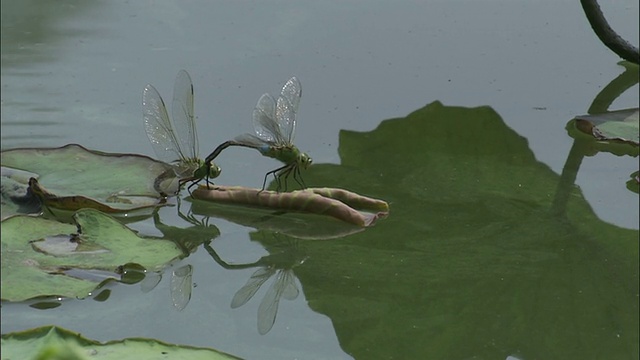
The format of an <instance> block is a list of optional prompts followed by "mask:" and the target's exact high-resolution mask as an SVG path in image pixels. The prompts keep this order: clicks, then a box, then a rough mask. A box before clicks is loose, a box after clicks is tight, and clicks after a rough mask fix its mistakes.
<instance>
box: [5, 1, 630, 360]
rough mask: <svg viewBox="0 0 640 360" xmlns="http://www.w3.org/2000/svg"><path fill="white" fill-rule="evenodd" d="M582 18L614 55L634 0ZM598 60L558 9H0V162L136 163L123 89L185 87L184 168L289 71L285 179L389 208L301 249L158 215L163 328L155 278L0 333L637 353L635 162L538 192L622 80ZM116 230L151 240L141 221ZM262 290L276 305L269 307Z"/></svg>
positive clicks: (596, 46) (253, 169) (254, 345)
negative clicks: (163, 244) (294, 149)
mask: <svg viewBox="0 0 640 360" xmlns="http://www.w3.org/2000/svg"><path fill="white" fill-rule="evenodd" d="M603 10H604V12H605V15H606V16H607V18H608V20H609V21H610V23H611V25H612V26H613V28H614V29H616V30H617V31H618V32H619V33H620V34H621V35H622V36H623V37H624V38H626V39H628V40H629V41H630V42H631V43H633V44H638V40H639V39H638V2H637V1H618V2H614V3H607V4H603ZM618 62H619V59H618V58H617V56H615V54H613V53H611V52H610V51H609V50H608V49H607V48H606V47H604V45H602V44H601V43H600V42H599V40H598V39H597V37H596V36H595V34H594V33H593V31H592V30H591V28H590V26H589V24H588V22H587V21H586V18H585V16H584V14H583V11H582V9H581V8H580V5H579V3H578V2H574V1H571V2H570V1H561V2H558V1H544V2H512V1H474V2H470V1H429V2H409V1H407V2H366V3H365V2H351V3H348V4H343V3H342V2H336V1H334V2H286V1H285V2H209V1H192V2H179V1H143V2H136V1H93V2H81V1H58V2H46V1H3V2H2V80H1V82H2V108H1V110H2V114H1V119H2V128H1V130H2V133H1V137H2V149H3V150H6V149H10V148H16V147H57V146H62V145H65V144H68V143H79V144H82V145H84V146H86V147H88V148H91V149H96V150H101V151H107V152H124V153H138V154H146V155H149V156H155V155H154V153H153V150H152V147H151V145H150V143H149V141H148V140H147V137H146V135H145V132H144V127H143V125H142V106H141V98H142V89H143V88H144V86H145V85H146V84H148V83H151V84H153V85H154V86H155V87H156V88H157V89H158V90H159V92H160V93H161V94H162V95H163V96H164V97H165V100H167V99H170V98H171V93H172V91H173V90H172V86H173V81H174V78H175V76H176V74H177V72H178V71H179V70H180V69H186V70H187V71H188V72H189V73H190V75H191V77H192V78H193V82H194V88H195V113H196V116H197V121H198V133H199V150H200V153H201V155H202V156H206V154H208V153H209V152H211V151H212V150H213V149H214V148H215V147H216V146H217V145H218V144H220V143H221V142H223V141H225V140H227V139H231V138H233V137H235V136H236V135H239V134H242V133H245V132H249V131H251V129H252V124H251V112H252V110H253V108H254V106H255V104H256V101H257V100H258V98H259V97H260V95H262V94H263V93H265V92H270V93H277V92H278V91H279V89H280V88H281V87H282V85H283V84H284V82H285V81H286V80H287V79H289V78H290V77H291V76H293V75H295V76H297V77H298V78H299V79H300V80H301V83H302V88H303V96H302V101H301V104H300V111H299V120H298V126H297V131H296V137H295V142H296V144H297V145H298V147H300V148H301V150H303V151H305V152H308V153H309V154H310V155H311V156H312V157H313V160H314V165H313V166H312V167H311V168H310V169H309V170H308V171H306V172H305V173H303V176H304V179H305V181H306V182H307V184H309V185H310V186H334V187H343V188H347V189H350V190H353V191H356V192H359V193H364V194H366V195H369V196H373V197H377V198H381V199H384V200H387V201H389V202H390V204H391V212H390V215H389V217H388V218H387V219H383V220H381V221H380V222H379V223H378V224H377V225H376V226H374V227H372V228H368V229H366V230H364V231H361V232H357V233H355V234H350V235H346V236H342V237H339V238H334V239H330V240H325V241H315V240H306V239H300V238H296V237H295V236H290V235H288V234H287V233H286V231H278V230H273V229H267V228H261V225H260V222H259V221H257V220H255V219H253V218H252V219H249V218H248V217H242V216H240V217H238V216H231V215H224V216H221V215H215V214H212V213H211V210H210V209H208V208H206V206H204V207H203V206H201V204H198V202H192V201H190V200H189V201H183V202H182V206H181V209H180V210H181V211H182V213H186V214H189V213H192V214H193V219H195V220H197V221H194V220H193V219H192V222H191V223H190V222H188V221H185V220H183V219H182V218H180V217H179V216H178V212H177V211H176V210H177V208H176V207H166V208H162V209H161V210H160V212H159V215H160V219H161V220H162V223H164V224H168V225H170V226H173V227H174V228H173V229H174V231H176V232H175V233H174V234H177V235H175V236H178V237H180V236H187V235H185V233H181V232H180V231H181V229H185V228H189V229H191V230H193V233H196V234H198V235H195V237H197V238H201V239H204V240H203V241H202V242H203V243H204V244H203V245H201V246H200V247H199V248H198V249H197V251H195V252H194V253H193V254H192V255H191V256H189V257H187V258H185V259H183V260H182V261H181V262H180V263H178V264H175V265H174V270H175V269H178V267H180V266H182V265H187V264H190V265H192V267H193V275H192V276H193V277H192V278H193V282H194V284H195V286H194V288H193V291H192V297H191V300H190V302H189V303H188V305H187V306H186V307H185V308H184V309H183V310H181V311H178V310H176V308H175V307H174V306H173V305H172V298H171V274H170V273H171V271H172V270H171V269H170V270H168V271H167V272H165V274H164V276H163V277H162V280H161V281H160V283H159V284H158V285H157V286H156V287H155V288H153V289H152V290H150V291H146V292H145V291H142V290H143V289H142V288H141V286H139V284H136V285H123V284H112V285H109V289H110V290H111V295H110V296H109V298H108V299H107V300H106V301H94V300H93V299H92V298H87V299H84V300H75V299H68V300H64V301H63V302H62V305H61V306H59V307H57V308H55V309H48V310H36V309H34V308H33V307H29V306H28V305H27V304H22V303H19V304H14V303H6V302H3V304H2V320H1V324H2V333H3V334H6V333H8V332H12V331H18V330H23V329H28V328H31V327H36V326H41V325H47V324H55V325H59V326H63V327H66V328H68V329H70V330H73V331H77V332H81V333H82V334H83V335H84V336H87V337H89V338H93V339H97V340H101V341H108V340H114V339H122V338H126V337H149V338H156V339H159V340H162V341H166V342H171V343H177V344H184V345H195V346H203V347H213V348H217V349H219V350H222V351H225V352H229V353H232V354H234V355H237V356H240V357H245V358H262V359H265V358H272V359H276V358H278V359H284V358H292V359H293V358H312V359H323V358H326V359H339V358H359V359H360V358H491V359H494V358H503V359H504V358H507V357H508V356H513V357H516V358H519V359H535V358H557V357H564V358H603V357H608V358H637V357H638V340H639V333H638V300H637V295H638V228H639V220H638V216H639V215H638V195H637V193H634V192H631V191H629V190H628V189H627V187H626V184H625V183H626V182H627V181H628V180H629V179H630V178H629V175H630V174H631V173H633V172H634V171H637V170H638V162H637V158H633V157H631V156H616V155H612V154H609V153H606V152H600V153H597V154H595V155H593V154H589V155H587V154H586V153H585V154H582V155H579V156H578V157H579V158H580V160H581V163H579V169H573V170H574V173H575V172H577V175H576V178H575V182H569V183H568V185H567V184H564V185H562V181H561V179H563V177H562V176H561V174H562V173H563V169H564V170H567V169H568V166H567V165H566V164H568V163H570V161H568V159H570V152H571V149H572V147H573V146H574V141H573V138H571V137H570V136H569V135H568V134H567V130H566V129H565V126H566V124H567V122H568V121H569V120H571V119H572V118H573V117H574V116H576V115H582V114H586V113H587V112H588V110H589V107H590V105H591V103H592V102H593V100H594V98H596V96H597V95H598V94H599V93H600V91H601V90H602V89H603V88H604V87H605V86H607V84H609V83H610V82H611V81H612V80H613V79H614V78H616V77H618V76H619V75H620V74H622V73H623V72H624V71H625V68H624V67H623V66H621V65H620V64H618ZM635 69H636V70H635V76H636V80H637V67H636V68H635ZM638 93H639V92H638V85H637V82H636V85H635V86H633V87H631V88H630V89H628V90H627V91H625V92H624V93H623V94H622V95H620V96H619V97H617V98H616V99H615V101H614V102H613V103H612V104H611V106H610V109H611V110H614V109H626V108H633V107H638ZM409 114H411V115H409ZM389 119H393V120H389ZM385 120H388V121H385ZM574 155H575V154H574ZM217 163H218V164H219V165H220V166H221V168H222V175H221V176H220V177H219V178H218V179H217V180H216V181H217V182H220V183H223V184H229V185H244V186H252V187H259V186H260V185H261V182H262V179H263V176H264V173H266V172H267V171H269V170H272V169H274V168H275V167H276V166H277V162H275V161H274V160H271V159H267V158H264V157H261V156H260V155H259V154H258V153H257V152H254V151H249V150H246V149H228V150H226V151H225V152H224V153H223V154H222V155H221V156H220V157H219V158H218V159H217ZM566 173H567V171H565V174H566ZM569 177H571V176H569ZM563 195H566V196H563ZM186 196H188V194H187V193H186V191H185V192H183V197H186ZM562 199H564V200H562ZM202 221H204V222H206V223H207V224H208V226H204V225H202V224H199V223H198V222H202ZM281 221H283V222H284V223H286V222H287V221H294V220H292V219H290V218H287V217H284V218H283V219H282V220H281ZM129 225H130V226H131V227H132V228H134V229H136V230H138V231H140V232H141V233H142V234H145V235H153V236H162V235H163V233H164V231H163V229H164V228H162V227H160V226H158V224H157V223H154V221H153V220H152V219H148V220H145V221H141V222H138V223H134V224H129ZM311 226H313V222H311ZM317 226H324V225H317ZM176 229H177V230H176ZM164 235H167V234H166V233H164ZM188 236H194V235H188ZM207 244H208V245H207ZM205 245H206V246H205ZM212 249H213V250H212ZM212 253H213V254H216V255H218V256H219V258H218V259H217V260H218V261H216V258H215V256H213V255H212ZM260 259H262V260H260ZM258 260H260V262H259V264H257V265H256V266H253V267H249V266H246V267H242V266H240V267H234V266H233V264H236V265H237V264H251V263H254V262H256V261H258ZM229 264H231V265H232V266H228V265H229ZM260 269H263V270H260ZM265 269H271V270H270V271H271V272H270V273H269V274H268V275H271V276H270V277H269V279H268V280H266V282H265V283H264V284H263V285H262V286H261V287H260V288H259V289H258V290H257V292H256V294H255V295H254V296H253V297H252V298H249V299H248V300H247V299H244V300H246V303H243V304H242V305H241V306H234V308H232V306H231V304H232V300H233V299H234V295H235V294H237V292H238V291H239V290H240V289H241V288H242V287H243V286H244V285H245V284H246V283H247V281H248V280H249V279H250V277H251V276H252V274H255V273H259V272H260V271H266V270H265ZM265 276H266V275H265ZM276 280H279V281H281V283H280V285H282V286H285V285H286V286H288V287H289V288H292V287H293V286H294V285H295V287H296V288H297V289H298V290H299V294H298V295H297V296H293V294H292V291H290V292H289V294H287V293H286V292H284V293H280V294H279V295H280V297H277V300H275V301H274V300H273V298H270V296H272V295H273V294H272V293H270V290H269V287H270V286H271V284H272V282H275V281H276ZM285 282H286V283H285ZM287 284H288V285H287ZM292 284H294V285H292ZM263 299H267V300H263ZM269 299H271V303H270V304H271V305H272V306H275V308H276V310H277V314H275V315H274V314H272V313H266V314H265V310H264V307H263V306H261V302H263V303H265V304H266V303H269ZM235 305H238V304H237V303H236V304H235ZM270 316H276V318H275V322H274V323H273V326H272V327H271V326H270V324H267V325H265V323H270V321H269V319H270ZM265 330H266V331H265ZM261 333H264V334H261Z"/></svg>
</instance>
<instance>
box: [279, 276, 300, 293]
mask: <svg viewBox="0 0 640 360" xmlns="http://www.w3.org/2000/svg"><path fill="white" fill-rule="evenodd" d="M284 276H285V280H284V281H283V282H284V283H285V285H284V290H283V291H282V297H283V298H285V299H287V300H295V299H296V298H297V297H298V295H299V294H300V290H298V286H297V285H296V276H295V274H294V273H293V270H292V269H287V270H285V271H284Z"/></svg>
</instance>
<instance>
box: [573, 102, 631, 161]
mask: <svg viewBox="0 0 640 360" xmlns="http://www.w3.org/2000/svg"><path fill="white" fill-rule="evenodd" d="M638 114H639V110H638V109H626V110H618V111H611V112H607V113H602V114H592V115H581V116H576V117H575V119H574V120H575V127H576V128H577V129H578V130H580V131H581V132H583V133H585V134H587V135H590V136H592V137H593V138H594V139H596V140H598V141H600V142H605V143H603V144H601V146H600V148H601V149H600V150H603V151H609V152H612V153H614V154H619V153H621V152H622V153H628V154H629V155H633V156H637V154H638V139H639V134H640V127H639V125H638V123H639V120H638V119H639V115H638ZM620 145H630V146H622V147H621V146H620ZM621 150H622V151H621Z"/></svg>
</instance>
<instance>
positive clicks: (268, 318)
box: [258, 270, 286, 335]
mask: <svg viewBox="0 0 640 360" xmlns="http://www.w3.org/2000/svg"><path fill="white" fill-rule="evenodd" d="M285 281H286V279H285V274H284V272H283V271H282V270H281V271H279V272H278V276H277V277H276V279H275V280H274V281H273V283H272V284H271V286H270V287H269V290H267V293H266V294H265V295H264V298H263V299H262V301H261V302H260V306H258V332H259V333H260V335H264V334H266V333H268V332H269V330H271V328H272V327H273V324H274V323H275V322H276V315H277V314H278V303H279V302H280V297H281V296H282V292H283V291H284V288H285V287H286V283H285Z"/></svg>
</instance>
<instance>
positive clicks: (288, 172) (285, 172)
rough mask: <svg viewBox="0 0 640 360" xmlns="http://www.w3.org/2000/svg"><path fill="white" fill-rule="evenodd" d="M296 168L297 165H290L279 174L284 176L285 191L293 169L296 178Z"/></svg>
mask: <svg viewBox="0 0 640 360" xmlns="http://www.w3.org/2000/svg"><path fill="white" fill-rule="evenodd" d="M294 168H295V166H291V167H289V168H287V169H284V170H282V172H281V173H280V174H279V175H278V176H279V177H282V176H284V191H285V192H286V191H287V181H288V180H289V175H290V174H291V172H292V171H294V173H293V177H294V178H295V177H296V174H295V169H294Z"/></svg>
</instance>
